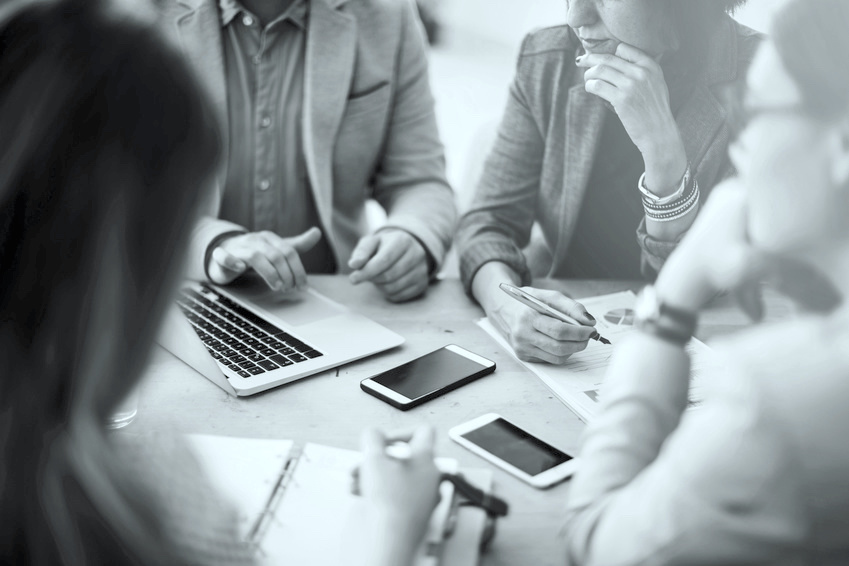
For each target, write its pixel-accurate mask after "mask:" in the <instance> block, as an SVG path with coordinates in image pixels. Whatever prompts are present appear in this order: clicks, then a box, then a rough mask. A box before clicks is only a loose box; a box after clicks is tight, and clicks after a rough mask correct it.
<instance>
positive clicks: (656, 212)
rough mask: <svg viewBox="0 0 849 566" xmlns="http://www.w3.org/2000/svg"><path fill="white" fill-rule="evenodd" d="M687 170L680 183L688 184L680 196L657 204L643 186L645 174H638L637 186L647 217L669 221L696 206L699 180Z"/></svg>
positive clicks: (685, 213)
mask: <svg viewBox="0 0 849 566" xmlns="http://www.w3.org/2000/svg"><path fill="white" fill-rule="evenodd" d="M689 172H690V168H689V167H687V173H686V174H685V175H684V179H683V181H682V183H685V184H686V185H688V186H687V187H686V188H685V190H684V191H683V194H682V195H681V196H680V198H677V199H675V200H674V201H672V202H664V204H658V202H659V200H658V199H651V198H649V197H648V196H647V195H648V194H651V193H650V192H649V190H648V189H647V188H646V187H645V184H646V174H645V173H643V174H642V175H641V176H640V182H639V188H640V192H641V193H643V209H644V210H645V211H646V217H647V218H649V219H651V220H653V221H655V222H671V221H672V220H677V219H679V218H681V217H683V216H685V215H687V214H688V213H689V212H690V211H692V210H693V209H695V208H696V205H697V204H698V203H699V197H700V193H699V182H698V181H697V180H696V176H695V175H690V174H689Z"/></svg>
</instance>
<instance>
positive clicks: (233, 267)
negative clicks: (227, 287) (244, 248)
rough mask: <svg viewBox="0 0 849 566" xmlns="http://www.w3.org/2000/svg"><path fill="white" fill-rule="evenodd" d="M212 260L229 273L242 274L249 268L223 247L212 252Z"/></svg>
mask: <svg viewBox="0 0 849 566" xmlns="http://www.w3.org/2000/svg"><path fill="white" fill-rule="evenodd" d="M212 260H213V261H214V262H215V263H217V264H218V265H220V266H221V267H223V268H224V269H226V270H228V271H235V272H237V273H241V272H243V271H244V270H245V269H246V268H247V266H246V265H245V262H244V261H242V260H240V259H239V258H237V257H236V256H234V255H233V254H231V253H230V252H228V251H227V250H225V249H224V248H222V247H221V246H218V247H217V248H215V249H214V250H213V251H212Z"/></svg>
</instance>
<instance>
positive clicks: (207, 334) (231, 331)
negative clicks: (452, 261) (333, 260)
mask: <svg viewBox="0 0 849 566" xmlns="http://www.w3.org/2000/svg"><path fill="white" fill-rule="evenodd" d="M158 342H159V343H160V344H161V345H162V346H163V347H164V348H165V349H166V350H168V351H170V352H171V353H172V354H174V355H175V356H177V357H178V358H180V359H181V360H183V361H184V362H185V363H187V364H188V365H190V366H191V367H192V368H194V369H195V370H197V371H198V372H199V373H201V374H202V375H204V376H205V377H206V378H207V379H209V380H210V381H212V382H213V383H215V384H216V385H218V386H219V387H221V388H222V389H224V390H225V391H227V392H228V393H230V394H231V395H234V396H239V397H244V396H248V395H253V394H255V393H259V392H261V391H265V390H267V389H271V388H272V387H277V386H278V385H283V384H285V383H291V382H292V381H295V380H298V379H301V378H304V377H308V376H311V375H315V374H316V373H320V372H322V371H325V370H328V369H332V368H335V367H338V366H340V365H343V364H346V363H348V362H352V361H354V360H358V359H360V358H365V357H366V356H370V355H372V354H376V353H378V352H382V351H384V350H389V349H390V348H394V347H396V346H400V345H401V344H402V343H403V342H404V339H403V338H402V337H401V336H399V335H398V334H396V333H394V332H392V331H391V330H389V329H387V328H385V327H383V326H381V325H379V324H377V323H376V322H374V321H372V320H369V319H368V318H366V317H364V316H362V315H360V314H357V313H355V312H353V311H351V310H350V309H348V308H347V307H345V306H343V305H340V304H338V303H336V302H334V301H332V300H331V299H329V298H327V297H325V296H323V295H321V294H320V293H318V292H317V291H315V290H313V289H308V290H306V291H303V292H299V293H292V294H285V295H281V294H279V293H275V292H272V291H270V290H268V289H267V288H254V289H238V290H231V289H228V290H225V289H222V288H221V287H218V286H216V285H210V284H206V283H195V282H187V283H185V284H184V285H183V286H182V288H181V289H180V291H179V294H178V297H177V300H176V302H175V304H174V305H173V306H172V307H171V308H170V309H169V312H168V314H167V316H166V319H165V323H164V325H163V328H162V330H161V332H160V333H159V337H158Z"/></svg>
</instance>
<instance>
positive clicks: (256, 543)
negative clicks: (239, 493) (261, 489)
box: [247, 446, 303, 553]
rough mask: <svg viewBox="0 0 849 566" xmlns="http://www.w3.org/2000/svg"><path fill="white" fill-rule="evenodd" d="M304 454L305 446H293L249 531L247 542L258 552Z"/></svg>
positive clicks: (260, 550)
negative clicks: (275, 483)
mask: <svg viewBox="0 0 849 566" xmlns="http://www.w3.org/2000/svg"><path fill="white" fill-rule="evenodd" d="M302 454H303V448H301V447H300V446H293V447H292V451H291V452H290V454H289V457H288V458H287V459H286V465H285V466H284V467H283V471H282V472H281V474H280V477H279V478H278V480H277V485H275V486H274V490H273V491H272V492H271V495H270V496H269V498H268V501H267V502H266V504H265V507H264V508H263V510H262V513H260V515H259V517H257V519H256V521H255V522H254V524H253V526H252V527H251V529H250V530H249V531H248V536H247V542H248V543H249V544H250V545H251V546H253V548H254V550H255V551H257V552H260V553H261V552H262V547H261V544H262V541H263V539H264V538H265V534H266V532H267V531H268V528H269V526H270V525H271V523H272V522H273V521H274V520H275V518H274V513H275V511H276V510H277V507H278V506H279V504H280V500H281V499H282V498H283V494H285V493H286V489H287V488H288V487H289V483H290V482H291V481H292V475H293V474H294V472H295V468H297V467H298V462H300V460H301V455H302Z"/></svg>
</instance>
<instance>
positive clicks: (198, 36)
mask: <svg viewBox="0 0 849 566" xmlns="http://www.w3.org/2000/svg"><path fill="white" fill-rule="evenodd" d="M180 4H181V5H182V6H183V7H184V8H185V11H184V12H183V13H181V14H179V15H177V17H176V18H175V19H174V25H175V27H176V28H177V34H178V36H179V38H180V45H181V47H182V49H183V53H184V54H185V55H186V56H187V57H188V58H189V61H190V63H191V66H192V68H193V69H194V70H195V76H196V78H197V79H198V81H199V82H200V84H201V86H202V87H203V88H204V90H205V91H206V94H207V96H208V97H209V99H210V101H211V102H212V106H213V108H212V110H213V111H214V112H215V117H216V118H217V119H218V124H219V127H220V128H221V138H222V140H223V143H224V152H223V153H222V155H223V156H224V159H222V161H223V162H224V163H225V164H226V161H227V159H226V156H227V155H228V150H227V143H228V139H229V137H230V136H229V133H228V129H229V121H228V110H227V79H226V77H225V74H224V72H225V69H224V48H223V46H222V43H221V31H222V30H221V19H220V17H219V16H218V6H217V4H216V3H215V2H210V1H203V0H180ZM225 167H226V165H225Z"/></svg>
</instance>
